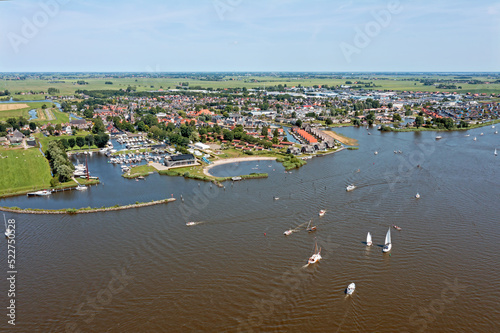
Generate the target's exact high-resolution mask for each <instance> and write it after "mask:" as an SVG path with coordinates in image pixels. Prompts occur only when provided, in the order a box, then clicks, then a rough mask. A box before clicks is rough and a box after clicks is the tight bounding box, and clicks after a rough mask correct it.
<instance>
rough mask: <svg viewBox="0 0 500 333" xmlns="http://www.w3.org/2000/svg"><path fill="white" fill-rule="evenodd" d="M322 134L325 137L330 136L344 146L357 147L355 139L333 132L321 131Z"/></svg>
mask: <svg viewBox="0 0 500 333" xmlns="http://www.w3.org/2000/svg"><path fill="white" fill-rule="evenodd" d="M323 132H324V133H325V134H326V135H329V136H331V137H332V138H334V139H335V140H337V141H340V142H342V143H343V144H345V145H348V146H357V145H358V140H356V139H352V138H349V137H347V136H345V135H342V134H339V133H337V132H334V131H323Z"/></svg>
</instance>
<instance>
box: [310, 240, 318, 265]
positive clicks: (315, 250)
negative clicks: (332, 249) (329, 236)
mask: <svg viewBox="0 0 500 333" xmlns="http://www.w3.org/2000/svg"><path fill="white" fill-rule="evenodd" d="M320 260H321V248H319V250H318V243H315V245H314V253H313V255H312V256H311V257H310V258H309V260H308V261H307V264H315V263H317V262H318V261H320Z"/></svg>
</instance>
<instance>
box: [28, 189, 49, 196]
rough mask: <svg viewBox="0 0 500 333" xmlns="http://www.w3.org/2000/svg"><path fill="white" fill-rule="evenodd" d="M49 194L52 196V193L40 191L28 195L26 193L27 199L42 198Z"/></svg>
mask: <svg viewBox="0 0 500 333" xmlns="http://www.w3.org/2000/svg"><path fill="white" fill-rule="evenodd" d="M50 194H52V191H49V190H42V191H36V192H30V193H28V196H29V197H32V196H39V197H43V196H47V195H50Z"/></svg>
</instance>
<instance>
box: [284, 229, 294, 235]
mask: <svg viewBox="0 0 500 333" xmlns="http://www.w3.org/2000/svg"><path fill="white" fill-rule="evenodd" d="M291 234H293V230H292V229H288V230H286V231H285V232H284V233H283V235H285V236H290V235H291Z"/></svg>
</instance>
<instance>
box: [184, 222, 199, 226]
mask: <svg viewBox="0 0 500 333" xmlns="http://www.w3.org/2000/svg"><path fill="white" fill-rule="evenodd" d="M197 224H198V223H197V222H187V223H186V225H187V226H188V227H191V226H193V225H197Z"/></svg>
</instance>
